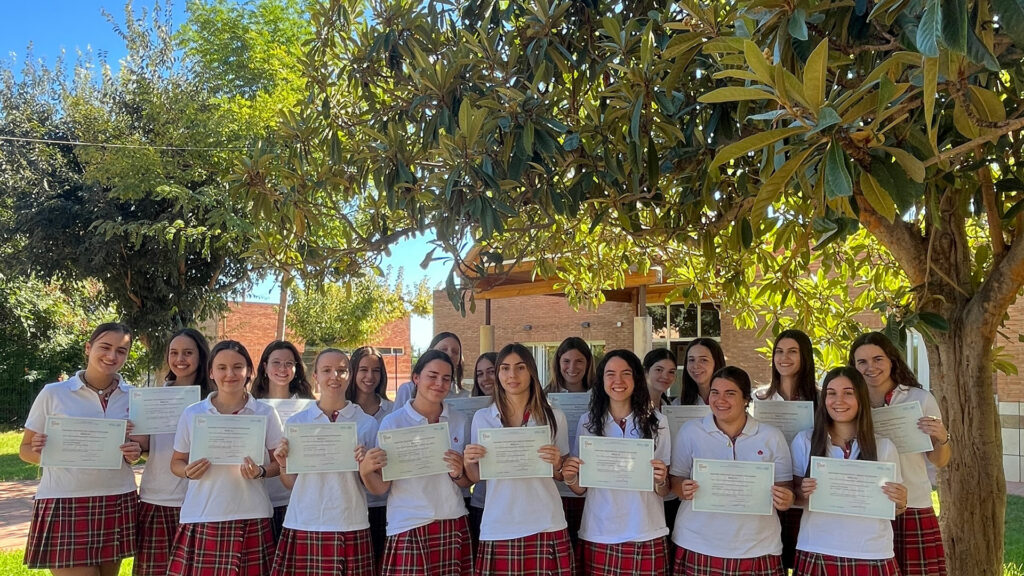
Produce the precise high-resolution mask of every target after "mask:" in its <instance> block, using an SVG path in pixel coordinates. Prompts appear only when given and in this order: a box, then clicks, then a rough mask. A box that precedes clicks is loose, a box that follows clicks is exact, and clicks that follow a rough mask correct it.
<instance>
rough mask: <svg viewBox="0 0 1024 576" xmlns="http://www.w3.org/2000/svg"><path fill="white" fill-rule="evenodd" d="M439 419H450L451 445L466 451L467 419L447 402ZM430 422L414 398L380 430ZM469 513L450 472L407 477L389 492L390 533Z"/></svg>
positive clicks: (392, 534) (454, 448)
mask: <svg viewBox="0 0 1024 576" xmlns="http://www.w3.org/2000/svg"><path fill="white" fill-rule="evenodd" d="M438 421H439V422H447V423H448V434H449V436H450V438H451V449H452V450H455V451H456V452H462V451H463V450H464V449H465V447H466V437H465V433H464V431H465V429H466V420H465V418H464V417H463V416H462V414H459V413H458V412H456V411H455V410H450V409H449V408H448V405H447V404H445V405H444V408H442V409H441V418H440V420H438ZM426 424H429V422H428V421H427V417H426V416H424V415H422V414H420V413H419V412H417V411H416V409H415V408H413V407H412V402H407V403H406V404H405V405H404V406H401V407H400V408H396V409H395V411H394V412H392V413H391V414H388V415H387V416H385V417H384V421H383V422H381V423H380V429H379V430H380V431H381V432H383V431H384V430H394V429H396V428H410V427H412V426H424V425H426ZM465 515H466V503H465V502H464V501H463V499H462V489H461V488H459V485H458V484H456V483H455V482H454V481H452V479H451V476H449V475H448V474H447V473H444V474H434V475H432V476H420V477H419V478H405V479H402V480H394V481H392V482H391V490H390V491H389V492H388V529H387V535H388V536H394V535H396V534H401V533H402V532H405V531H407V530H412V529H413V528H419V527H420V526H426V525H427V524H430V523H431V522H433V521H435V520H452V519H455V518H461V517H462V516H465Z"/></svg>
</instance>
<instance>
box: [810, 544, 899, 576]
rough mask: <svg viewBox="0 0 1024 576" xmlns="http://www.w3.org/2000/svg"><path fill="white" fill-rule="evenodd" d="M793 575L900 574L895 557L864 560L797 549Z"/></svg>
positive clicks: (851, 575) (871, 575)
mask: <svg viewBox="0 0 1024 576" xmlns="http://www.w3.org/2000/svg"><path fill="white" fill-rule="evenodd" d="M793 576H900V568H899V566H897V565H896V559H895V558H887V559H885V560H862V559H860V558H840V557H838V556H828V555H826V554H818V553H815V552H805V551H803V550H797V551H796V568H794V569H793Z"/></svg>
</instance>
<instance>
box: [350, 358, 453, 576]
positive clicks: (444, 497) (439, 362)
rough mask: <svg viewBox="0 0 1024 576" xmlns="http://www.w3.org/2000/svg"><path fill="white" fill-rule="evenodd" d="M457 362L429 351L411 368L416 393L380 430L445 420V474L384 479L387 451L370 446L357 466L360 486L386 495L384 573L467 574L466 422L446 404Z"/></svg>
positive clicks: (400, 574) (443, 575) (399, 575)
mask: <svg viewBox="0 0 1024 576" xmlns="http://www.w3.org/2000/svg"><path fill="white" fill-rule="evenodd" d="M454 375H455V363H454V362H452V360H451V358H450V357H449V356H448V355H447V354H445V353H444V352H441V351H440V350H428V351H427V352H425V353H424V354H423V355H422V356H420V358H419V360H417V361H416V366H414V367H413V370H412V381H413V384H414V385H415V386H416V393H415V394H414V395H413V398H412V400H411V401H409V402H407V403H406V404H405V405H404V406H399V407H397V408H395V411H394V412H392V413H391V414H389V415H387V416H386V417H384V421H383V422H381V424H380V428H379V430H380V431H381V432H384V431H387V430H394V429H397V428H409V427H412V426H424V425H427V424H437V423H439V422H447V423H448V430H449V436H450V437H451V449H449V450H448V451H447V452H446V453H445V456H444V460H445V462H446V463H447V464H448V467H449V472H448V473H447V474H434V475H430V476H421V477H419V478H406V479H401V480H391V481H387V482H385V481H384V478H383V475H382V473H381V470H382V469H383V468H384V466H385V465H387V461H388V455H387V453H386V452H385V451H384V450H382V449H381V448H379V447H376V448H371V449H370V450H369V451H368V452H367V453H366V456H365V457H364V458H363V460H362V462H361V463H360V465H359V475H360V477H362V479H363V484H364V485H365V486H366V488H367V489H368V490H369V491H370V492H371V493H373V494H378V495H382V494H385V493H388V491H389V490H390V493H388V512H387V514H388V523H387V543H386V545H385V550H384V575H385V576H403V575H412V574H423V575H427V574H429V575H430V576H468V575H469V574H472V571H473V551H472V543H471V540H470V537H469V524H468V522H467V520H466V504H465V502H464V501H463V498H462V490H461V489H462V488H466V487H469V486H470V484H471V482H470V480H469V478H468V477H467V476H466V475H465V474H464V473H463V464H462V449H463V447H464V446H465V444H466V439H465V438H464V437H463V431H464V430H465V429H466V421H465V419H464V418H463V416H462V415H461V414H459V413H458V412H456V411H454V410H450V409H449V408H448V407H447V406H446V405H445V402H444V399H445V398H447V397H448V391H449V389H450V388H451V386H452V378H453V377H454Z"/></svg>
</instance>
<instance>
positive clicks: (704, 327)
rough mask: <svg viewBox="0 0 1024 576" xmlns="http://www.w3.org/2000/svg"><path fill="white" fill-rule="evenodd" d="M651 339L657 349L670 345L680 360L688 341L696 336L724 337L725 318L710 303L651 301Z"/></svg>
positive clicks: (649, 308)
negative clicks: (723, 321) (723, 325)
mask: <svg viewBox="0 0 1024 576" xmlns="http://www.w3.org/2000/svg"><path fill="white" fill-rule="evenodd" d="M647 315H648V316H650V317H651V339H652V343H653V345H654V347H655V348H669V349H671V350H672V352H674V353H675V355H676V357H677V358H678V359H679V360H680V361H681V360H682V357H683V352H684V351H685V350H686V346H687V344H689V343H690V341H691V340H694V339H696V338H714V339H715V340H721V338H722V317H721V313H720V312H719V311H718V308H717V307H716V306H715V305H714V304H713V303H711V302H702V303H701V304H700V305H699V306H698V305H696V304H669V305H667V306H666V305H665V304H648V306H647Z"/></svg>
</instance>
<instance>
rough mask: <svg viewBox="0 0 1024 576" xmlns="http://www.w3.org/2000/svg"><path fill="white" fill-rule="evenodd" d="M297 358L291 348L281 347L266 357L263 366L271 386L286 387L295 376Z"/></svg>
mask: <svg viewBox="0 0 1024 576" xmlns="http://www.w3.org/2000/svg"><path fill="white" fill-rule="evenodd" d="M297 362H298V359H297V358H296V357H295V355H294V354H292V351H291V350H287V349H281V350H274V351H273V352H271V353H270V356H268V357H267V365H266V367H265V369H266V371H267V379H268V380H270V385H271V387H274V386H276V387H284V388H285V389H287V388H288V385H289V384H290V383H291V381H292V379H293V378H295V365H296V364H297Z"/></svg>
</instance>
